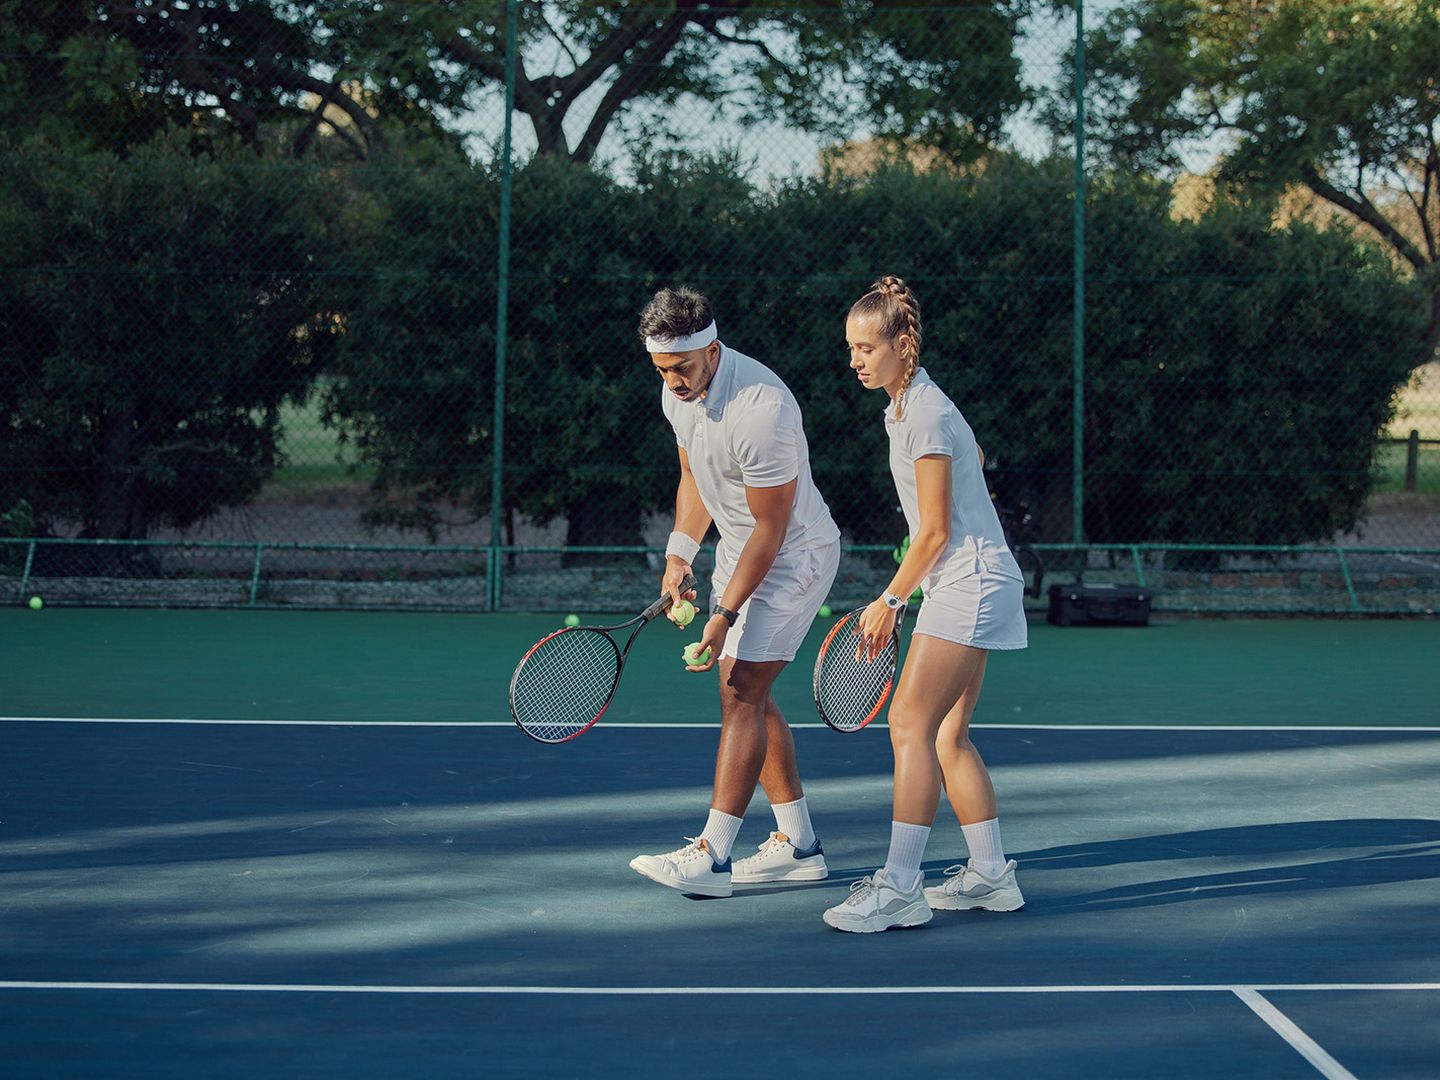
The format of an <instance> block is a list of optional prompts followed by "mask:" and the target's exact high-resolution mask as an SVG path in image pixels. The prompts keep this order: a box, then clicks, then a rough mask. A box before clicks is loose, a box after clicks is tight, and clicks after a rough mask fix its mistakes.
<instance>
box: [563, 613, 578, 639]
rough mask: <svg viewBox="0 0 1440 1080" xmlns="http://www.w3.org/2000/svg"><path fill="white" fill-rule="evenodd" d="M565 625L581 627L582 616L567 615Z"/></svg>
mask: <svg viewBox="0 0 1440 1080" xmlns="http://www.w3.org/2000/svg"><path fill="white" fill-rule="evenodd" d="M565 625H566V626H579V625H580V616H579V615H574V614H571V615H566V616H565ZM566 640H569V639H568V638H567V639H566Z"/></svg>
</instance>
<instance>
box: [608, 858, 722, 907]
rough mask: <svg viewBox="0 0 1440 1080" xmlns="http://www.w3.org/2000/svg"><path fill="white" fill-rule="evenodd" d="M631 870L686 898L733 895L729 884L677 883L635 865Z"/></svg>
mask: <svg viewBox="0 0 1440 1080" xmlns="http://www.w3.org/2000/svg"><path fill="white" fill-rule="evenodd" d="M630 869H631V870H634V871H635V872H636V873H637V874H639V875H640V876H641V877H647V878H649V879H650V880H651V881H653V882H655V884H657V885H664V886H665V887H666V888H667V889H674V890H675V891H676V892H681V893H684V894H685V895H686V896H704V897H709V898H712V899H723V898H725V897H727V896H730V895H731V894H732V893H733V890H732V889H731V887H730V886H729V885H728V884H726V885H721V884H718V883H717V884H715V885H704V884H701V883H699V882H694V881H676V880H675V879H674V878H667V877H662V876H661V875H659V874H652V873H651V872H650V871H649V870H644V869H642V868H641V867H638V866H636V865H634V864H633V863H632V864H631V865H630Z"/></svg>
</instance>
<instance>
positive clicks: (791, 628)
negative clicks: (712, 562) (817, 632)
mask: <svg viewBox="0 0 1440 1080" xmlns="http://www.w3.org/2000/svg"><path fill="white" fill-rule="evenodd" d="M839 569H840V541H838V540H836V541H835V542H834V543H833V544H829V545H827V546H825V547H818V548H810V549H808V550H806V551H797V552H794V553H789V554H785V553H782V554H781V555H777V556H776V557H775V561H774V562H773V563H772V564H771V566H770V572H769V573H768V574H766V575H765V580H764V581H762V582H761V583H760V587H759V588H758V589H756V590H755V591H754V592H753V593H751V594H750V599H749V600H746V601H745V603H744V604H742V605H741V606H740V610H739V612H738V614H739V616H740V617H739V618H738V619H736V620H735V625H734V626H732V627H731V628H730V632H729V633H728V634H726V635H725V648H724V650H723V651H722V652H721V653H720V657H721V659H724V658H725V657H727V656H733V657H735V658H736V659H737V660H754V661H762V660H794V659H795V654H796V653H797V652H799V651H800V643H801V642H802V641H804V640H805V635H806V634H808V633H809V632H810V627H811V626H813V625H814V623H815V614H816V613H817V612H818V611H819V610H820V605H821V604H823V603H824V602H825V598H826V597H827V596H829V595H830V586H831V585H833V584H834V583H835V572H836V571H837V570H839ZM732 572H733V570H732V568H730V567H725V568H723V570H722V568H720V567H717V568H716V571H715V576H714V577H712V578H711V579H710V588H711V593H710V595H711V596H712V597H723V596H724V595H725V586H726V585H727V584H729V581H730V575H731V573H732ZM722 573H723V574H724V576H723V577H722V576H721V574H722Z"/></svg>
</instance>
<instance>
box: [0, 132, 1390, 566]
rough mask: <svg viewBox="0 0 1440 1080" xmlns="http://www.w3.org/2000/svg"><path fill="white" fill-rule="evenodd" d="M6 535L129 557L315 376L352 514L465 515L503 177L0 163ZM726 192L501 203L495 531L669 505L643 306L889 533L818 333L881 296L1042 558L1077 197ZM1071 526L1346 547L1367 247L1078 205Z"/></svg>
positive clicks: (1375, 419) (1375, 333) (1379, 289)
mask: <svg viewBox="0 0 1440 1080" xmlns="http://www.w3.org/2000/svg"><path fill="white" fill-rule="evenodd" d="M0 168H3V170H4V172H3V180H4V184H3V187H0V190H3V192H4V194H3V195H0V265H3V267H4V268H5V273H4V274H3V276H0V331H3V342H0V409H3V410H4V412H5V416H6V423H5V424H4V425H3V426H0V459H3V460H4V462H5V463H6V464H5V466H4V468H3V470H0V515H3V514H6V513H7V512H8V513H10V517H9V518H7V519H6V520H9V521H11V522H12V524H11V525H10V526H9V527H10V528H12V529H13V528H15V527H16V526H15V525H14V524H13V522H14V520H16V517H15V514H16V513H18V511H16V510H15V508H17V507H19V506H20V505H21V504H22V503H23V504H24V505H25V506H26V507H28V508H29V509H28V511H27V513H29V514H30V516H31V519H32V520H33V521H34V523H35V525H34V527H35V528H36V529H37V530H40V531H43V530H45V529H46V528H55V527H58V526H59V525H60V524H61V523H63V522H80V523H82V524H83V527H84V530H85V532H86V534H87V535H96V536H142V535H146V534H147V533H150V532H153V531H154V530H155V529H156V528H158V527H160V526H162V525H179V526H183V525H187V524H190V523H193V522H196V521H200V520H203V519H204V518H205V517H206V516H207V515H209V514H211V513H213V512H214V511H215V510H216V509H217V508H219V507H221V506H226V505H235V504H240V503H243V502H244V501H245V500H246V499H248V498H250V497H251V496H252V495H253V494H254V492H255V491H256V489H257V487H258V485H259V484H260V483H261V482H262V481H263V479H264V478H265V477H266V476H267V475H268V474H269V473H270V472H271V471H272V470H273V468H274V467H275V465H276V463H277V462H278V460H279V456H278V455H279V450H278V447H277V441H276V440H277V434H278V433H277V430H276V424H275V418H276V410H277V408H278V405H279V404H280V403H281V402H282V401H283V400H285V399H286V398H287V397H288V398H291V399H303V397H304V395H305V394H306V393H307V392H309V388H310V386H311V384H312V381H313V379H314V378H315V376H316V375H317V374H318V373H319V372H321V371H324V372H325V374H327V375H328V376H330V378H327V380H326V383H325V385H326V387H328V389H327V390H326V392H325V398H324V402H323V406H324V415H325V416H326V417H327V419H328V422H330V423H332V424H334V425H336V426H337V427H338V428H339V429H340V430H341V431H342V432H343V433H344V436H345V437H346V438H348V439H350V440H351V441H352V442H353V446H354V450H355V455H356V456H357V457H358V459H359V460H360V462H361V463H362V464H364V465H367V466H370V467H373V469H374V476H375V480H374V487H373V490H372V500H371V507H370V513H369V518H370V520H371V521H372V522H389V523H396V524H401V525H406V526H412V527H416V528H420V529H425V528H433V526H434V525H435V524H436V523H437V522H439V521H440V520H442V519H452V520H453V519H454V518H456V517H461V516H482V515H484V514H485V513H487V512H488V510H489V506H490V481H491V471H492V466H493V462H492V459H491V445H492V424H493V415H494V398H493V384H494V363H495V332H496V330H495V316H496V313H495V295H496V287H497V275H496V264H497V256H498V224H497V223H498V209H499V197H498V186H499V185H498V181H497V178H496V177H495V176H494V175H493V174H492V173H490V172H488V171H487V170H485V169H482V168H479V167H476V166H474V165H471V164H469V163H466V162H462V161H447V160H445V159H443V158H435V159H433V160H429V161H427V162H426V163H425V164H424V165H423V166H419V165H417V164H415V163H414V162H409V161H406V160H403V159H402V160H392V161H377V162H372V163H371V164H367V165H363V166H353V167H347V168H344V169H325V168H322V167H319V166H315V165H306V166H299V165H287V164H284V163H275V162H269V161H264V160H260V159H255V158H248V159H240V158H236V159H227V160H220V161H215V160H199V159H194V158H191V157H189V156H187V155H185V154H184V153H182V152H181V151H180V150H179V149H178V148H167V147H166V146H158V147H156V148H152V149H151V150H149V151H146V152H145V153H142V154H138V155H136V156H135V157H134V158H132V159H131V160H129V161H126V162H124V163H121V162H117V161H115V160H113V159H110V158H105V157H100V156H74V157H67V158H57V157H55V156H54V155H47V154H43V153H40V152H38V151H33V150H30V151H21V150H15V149H10V150H7V151H5V152H4V153H3V154H0ZM741 175H742V170H741V169H740V168H739V167H738V166H737V163H736V162H734V161H727V160H714V161H702V162H696V161H684V160H671V159H664V158H659V159H655V160H652V161H650V162H647V163H644V164H643V165H642V167H641V168H640V171H639V175H638V176H637V177H635V178H634V179H633V182H630V183H627V184H624V185H621V184H618V183H616V182H614V181H612V180H609V179H606V178H605V177H603V176H601V175H600V174H598V173H596V172H595V171H592V170H589V169H585V168H581V167H577V166H570V165H566V164H563V163H558V162H553V161H541V162H537V163H535V164H532V165H531V166H529V167H528V168H526V169H524V170H522V171H520V172H519V173H518V174H517V175H516V177H515V180H514V212H513V213H514V218H513V220H514V230H513V236H512V276H511V281H510V296H511V305H510V314H509V335H508V338H507V347H508V356H509V368H508V377H507V381H506V401H505V405H506V408H505V423H506V442H505V445H506V459H505V469H504V482H505V489H504V501H505V506H506V507H507V509H508V510H511V511H513V512H515V513H518V514H523V515H525V516H526V517H528V518H531V519H533V520H536V521H539V522H542V523H543V522H548V521H557V520H562V519H563V520H565V521H567V522H568V523H569V531H568V539H569V541H570V542H571V543H575V544H627V543H636V542H638V541H639V536H640V526H641V521H642V516H643V515H644V514H645V513H647V512H659V513H661V514H664V513H665V512H667V511H668V508H669V507H670V505H671V504H672V500H673V496H674V483H675V475H676V465H675V449H674V442H673V438H672V437H671V435H670V432H669V430H668V427H667V426H666V425H665V423H664V421H663V418H662V417H661V413H660V406H659V394H660V383H659V380H658V379H656V377H655V375H654V373H653V371H652V370H651V368H650V364H649V361H648V358H647V357H646V355H645V353H644V352H643V350H642V348H641V346H640V344H639V342H638V340H637V339H636V337H635V329H634V327H635V321H636V316H637V313H638V311H639V309H640V307H641V306H642V305H643V304H644V302H645V300H646V299H647V298H648V297H649V296H650V295H651V293H652V292H653V291H654V290H655V289H656V288H658V287H659V286H661V285H665V284H672V283H677V282H688V283H691V284H694V285H697V286H698V287H700V288H703V289H704V290H705V291H706V292H707V293H708V294H709V295H710V296H711V298H712V300H713V302H714V304H715V307H716V310H717V313H718V317H719V322H720V327H721V333H722V336H723V338H724V340H725V341H726V342H727V343H728V344H730V345H733V346H734V347H736V348H738V349H740V350H742V351H744V352H748V353H750V354H752V355H754V356H756V357H758V358H759V359H761V360H763V361H764V362H766V363H767V364H769V365H770V366H771V367H773V368H774V369H775V370H776V371H777V372H778V373H780V374H781V375H782V376H783V377H784V378H785V379H786V380H787V382H788V383H789V384H790V386H791V387H792V389H793V390H794V391H795V393H796V395H797V397H798V398H799V399H800V401H801V404H802V406H803V407H804V409H805V412H806V421H807V429H808V431H809V435H810V440H811V448H812V457H813V461H814V466H815V473H816V477H817V479H818V482H819V484H820V486H821V489H822V491H823V492H824V494H825V496H826V498H827V500H828V501H829V502H830V504H831V506H832V508H833V510H834V511H835V514H836V517H837V518H838V519H839V521H840V522H841V524H842V526H843V527H844V528H845V529H846V531H847V534H848V536H849V538H850V539H852V540H853V541H856V542H879V543H890V542H893V541H894V540H895V539H896V538H897V536H898V535H899V533H900V532H901V531H903V525H902V524H901V522H900V518H899V515H898V513H897V509H896V506H895V498H894V493H893V490H892V488H891V485H890V480H889V476H888V471H887V467H886V455H885V446H884V433H883V427H882V424H881V422H880V419H879V412H880V408H881V407H882V405H883V400H882V399H880V398H879V397H878V396H877V395H875V394H870V395H866V394H864V393H862V391H861V390H860V389H859V388H858V386H857V385H856V383H855V381H854V379H853V377H852V376H851V375H850V373H849V371H848V369H847V367H846V359H847V358H846V353H845V348H844V337H843V318H844V314H845V311H846V309H847V308H848V306H849V304H850V303H851V302H852V301H853V300H854V299H855V298H856V297H857V296H858V295H859V294H860V292H861V291H862V289H863V288H864V286H866V285H867V284H868V283H869V282H870V281H871V280H873V279H874V278H875V277H877V276H878V275H880V274H882V273H898V274H900V275H902V276H903V277H905V278H906V279H907V280H908V281H910V283H911V284H912V286H913V287H914V288H915V290H916V292H917V294H918V295H919V297H920V299H921V301H922V303H923V305H924V313H925V355H924V362H925V364H926V366H927V367H928V368H929V369H930V371H931V372H932V374H933V375H934V376H935V377H936V378H937V379H938V380H939V381H940V383H941V384H942V385H943V386H944V387H945V389H946V390H947V391H948V392H949V393H950V395H951V396H952V397H953V398H954V399H955V400H956V402H957V403H958V404H959V405H960V407H961V409H962V410H963V411H964V413H965V415H966V417H967V418H968V419H969V421H970V423H971V425H972V426H973V427H974V428H975V430H976V433H977V436H978V437H979V439H980V442H981V444H982V445H983V446H984V448H985V450H986V452H987V454H988V455H989V457H990V459H991V461H992V462H993V463H994V465H995V470H994V475H995V477H996V481H997V483H998V484H1000V485H1001V486H1002V487H1003V488H1004V489H1005V494H1006V496H1007V498H1010V499H1015V500H1019V499H1023V500H1025V501H1027V502H1028V503H1029V504H1030V505H1031V506H1032V508H1033V509H1034V510H1035V512H1036V514H1037V519H1038V521H1039V522H1040V525H1041V530H1040V535H1039V536H1038V537H1037V539H1050V540H1067V539H1069V532H1068V527H1069V522H1070V519H1071V510H1070V503H1069V499H1070V489H1071V477H1070V456H1071V430H1072V429H1071V417H1070V408H1071V395H1072V386H1071V377H1070V372H1071V334H1072V331H1071V327H1072V321H1071V297H1072V283H1071V277H1070V274H1071V261H1072V251H1071V246H1072V231H1071V229H1072V226H1071V203H1070V169H1069V166H1068V164H1067V163H1065V162H1061V161H1055V162H1048V163H1042V164H1039V165H1035V164H1027V163H1025V162H1021V161H1017V160H1014V159H1010V158H1006V157H1003V156H1001V157H997V158H995V159H994V160H992V161H991V162H989V163H988V165H987V167H986V168H985V169H984V170H976V171H975V172H973V173H971V174H968V175H963V176H960V175H948V174H943V173H929V174H916V173H914V172H912V171H909V170H905V169H892V170H887V171H882V172H880V173H878V174H875V175H873V176H869V177H865V178H856V177H847V176H843V175H835V176H826V177H823V178H819V179H812V180H808V181H804V182H797V183H794V184H790V185H786V186H781V187H779V188H777V189H759V188H757V187H755V186H754V185H751V184H749V183H747V182H746V181H744V180H743V179H740V178H739V177H740V176H741ZM1088 218H1089V223H1090V228H1089V233H1088V237H1087V264H1088V273H1087V313H1086V326H1087V347H1086V372H1087V382H1086V388H1085V389H1086V416H1085V427H1086V506H1085V516H1086V521H1087V525H1088V531H1089V534H1090V539H1092V540H1095V541H1159V540H1170V541H1198V542H1213V543H1256V544H1259V543H1266V544H1283V543H1300V542H1305V541H1310V540H1322V539H1325V538H1328V537H1329V536H1330V535H1331V534H1333V533H1334V532H1335V531H1336V530H1337V529H1344V528H1348V527H1350V526H1352V525H1353V524H1354V523H1355V522H1356V519H1357V516H1358V515H1359V514H1360V513H1361V511H1362V505H1363V501H1364V498H1365V496H1366V494H1367V493H1368V492H1369V490H1370V486H1371V482H1372V477H1371V461H1372V457H1373V452H1374V447H1375V437H1376V433H1377V431H1378V430H1379V429H1380V427H1381V426H1382V425H1383V424H1384V423H1385V421H1386V419H1387V418H1388V416H1389V414H1390V409H1391V404H1390V402H1391V399H1392V395H1393V393H1394V391H1395V389H1396V388H1397V387H1398V386H1399V385H1401V384H1402V383H1403V382H1404V380H1405V379H1406V378H1407V376H1408V363H1407V359H1406V358H1407V357H1409V356H1410V355H1412V354H1413V347H1412V346H1413V340H1414V335H1415V334H1416V333H1417V332H1418V308H1417V305H1416V295H1415V293H1414V292H1413V291H1412V289H1411V287H1410V286H1409V285H1407V284H1406V283H1405V282H1404V281H1403V280H1402V279H1401V277H1400V275H1399V274H1398V273H1397V272H1396V271H1395V270H1394V269H1393V268H1392V267H1391V266H1390V265H1389V264H1388V263H1387V262H1386V261H1385V260H1384V259H1383V258H1382V257H1381V256H1380V255H1379V254H1378V253H1377V252H1376V249H1375V248H1374V247H1372V246H1370V245H1369V244H1367V243H1366V242H1364V241H1363V240H1362V239H1360V238H1358V237H1356V236H1353V235H1351V234H1349V233H1346V232H1344V231H1342V230H1331V231H1318V230H1316V229H1313V228H1310V227H1308V226H1303V225H1292V226H1290V227H1288V228H1285V229H1274V228H1271V227H1270V226H1269V224H1268V220H1267V215H1266V213H1265V211H1264V208H1245V207H1222V208H1219V209H1216V210H1214V211H1212V212H1210V213H1208V214H1207V215H1206V216H1204V217H1203V218H1201V219H1200V220H1197V221H1177V220H1175V219H1174V218H1173V217H1172V216H1171V214H1170V212H1169V200H1168V192H1167V191H1166V189H1165V188H1164V187H1163V186H1160V185H1156V184H1150V183H1144V182H1135V181H1131V180H1123V179H1118V178H1117V179H1112V180H1106V181H1102V182H1098V183H1097V184H1096V185H1095V187H1094V188H1093V190H1092V194H1091V203H1090V208H1089V211H1088Z"/></svg>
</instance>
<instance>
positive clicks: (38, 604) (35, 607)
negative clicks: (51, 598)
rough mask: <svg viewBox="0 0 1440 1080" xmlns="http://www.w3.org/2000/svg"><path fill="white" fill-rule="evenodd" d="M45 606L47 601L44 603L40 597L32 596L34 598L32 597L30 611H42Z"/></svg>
mask: <svg viewBox="0 0 1440 1080" xmlns="http://www.w3.org/2000/svg"><path fill="white" fill-rule="evenodd" d="M44 606H45V601H44V600H41V599H40V597H38V596H32V597H30V610H31V611H39V610H40V609H41V608H42V607H44Z"/></svg>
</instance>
